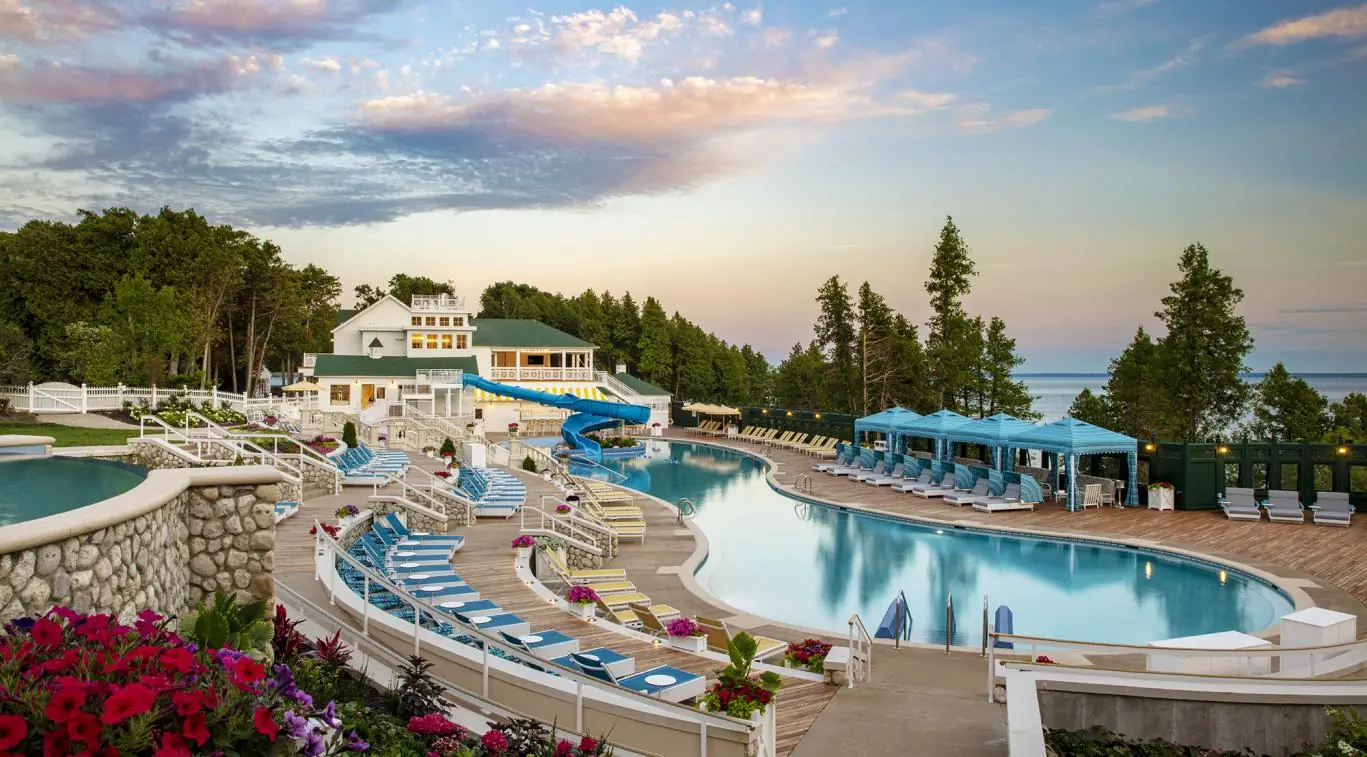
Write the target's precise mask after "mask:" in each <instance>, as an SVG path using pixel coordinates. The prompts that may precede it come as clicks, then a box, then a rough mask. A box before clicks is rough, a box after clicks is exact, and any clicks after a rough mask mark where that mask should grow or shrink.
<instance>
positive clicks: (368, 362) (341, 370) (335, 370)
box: [313, 355, 479, 378]
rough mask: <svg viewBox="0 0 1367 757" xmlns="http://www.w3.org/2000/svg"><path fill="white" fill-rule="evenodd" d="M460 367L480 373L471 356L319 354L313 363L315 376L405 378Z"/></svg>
mask: <svg viewBox="0 0 1367 757" xmlns="http://www.w3.org/2000/svg"><path fill="white" fill-rule="evenodd" d="M424 369H426V370H437V371H449V370H456V369H459V370H462V371H465V372H466V373H473V374H474V375H476V376H478V375H479V363H478V362H476V360H475V359H474V358H473V357H399V356H397V355H396V356H393V357H378V358H373V357H370V356H368V355H319V356H318V362H317V363H315V364H314V366H313V375H315V376H370V377H382V378H406V377H410V376H416V375H418V371H419V370H424Z"/></svg>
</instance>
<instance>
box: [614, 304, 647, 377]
mask: <svg viewBox="0 0 1367 757" xmlns="http://www.w3.org/2000/svg"><path fill="white" fill-rule="evenodd" d="M611 331H612V346H613V350H614V351H615V352H616V355H615V357H616V358H617V361H618V362H621V363H625V364H626V365H627V369H628V370H630V369H632V368H635V367H636V361H637V352H636V350H637V345H639V344H640V342H641V313H640V311H639V310H637V308H636V301H635V300H633V299H632V298H631V292H627V293H626V294H624V295H622V299H621V300H620V301H619V302H618V303H617V309H616V311H614V312H613V314H612V320H611Z"/></svg>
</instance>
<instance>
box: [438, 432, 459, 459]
mask: <svg viewBox="0 0 1367 757" xmlns="http://www.w3.org/2000/svg"><path fill="white" fill-rule="evenodd" d="M441 456H442V459H444V460H446V461H447V464H450V462H451V460H453V459H455V457H456V443H455V442H453V441H451V438H450V437H447V438H446V440H445V441H443V442H442V443H441Z"/></svg>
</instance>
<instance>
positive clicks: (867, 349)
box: [857, 281, 898, 415]
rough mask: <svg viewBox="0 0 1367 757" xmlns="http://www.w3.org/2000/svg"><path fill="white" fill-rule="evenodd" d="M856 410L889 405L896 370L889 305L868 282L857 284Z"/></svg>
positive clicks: (866, 412)
mask: <svg viewBox="0 0 1367 757" xmlns="http://www.w3.org/2000/svg"><path fill="white" fill-rule="evenodd" d="M857 317H858V321H859V344H858V355H859V388H860V396H859V412H860V414H861V415H868V414H869V413H871V412H877V411H879V410H884V409H886V408H887V407H890V406H891V405H892V404H893V402H892V396H891V391H890V388H891V387H890V381H891V379H892V377H893V374H894V373H895V372H896V370H897V367H898V366H897V363H896V362H894V361H895V359H896V357H897V355H896V352H895V349H896V347H897V344H896V334H894V332H893V323H892V317H893V314H892V308H890V307H888V303H887V301H886V300H884V299H883V295H881V294H878V293H877V292H875V291H873V287H871V286H869V282H867V281H865V282H864V283H863V284H862V285H860V287H859V305H858V313H857Z"/></svg>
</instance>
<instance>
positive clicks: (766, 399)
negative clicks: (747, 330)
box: [740, 344, 774, 405]
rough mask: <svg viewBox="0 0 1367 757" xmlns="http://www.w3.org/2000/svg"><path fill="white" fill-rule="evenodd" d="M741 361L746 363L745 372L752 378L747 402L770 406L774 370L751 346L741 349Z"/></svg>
mask: <svg viewBox="0 0 1367 757" xmlns="http://www.w3.org/2000/svg"><path fill="white" fill-rule="evenodd" d="M740 356H741V359H742V360H744V361H745V371H746V373H748V374H749V376H750V384H749V390H750V393H749V395H747V396H746V398H745V402H746V403H747V404H750V405H768V404H770V403H771V402H773V399H774V398H773V393H774V370H773V368H771V367H770V366H769V361H768V360H767V359H765V357H764V355H761V354H760V353H759V352H757V351H756V350H755V349H754V348H753V347H751V346H750V345H748V344H747V345H745V346H744V347H741V349H740Z"/></svg>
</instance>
